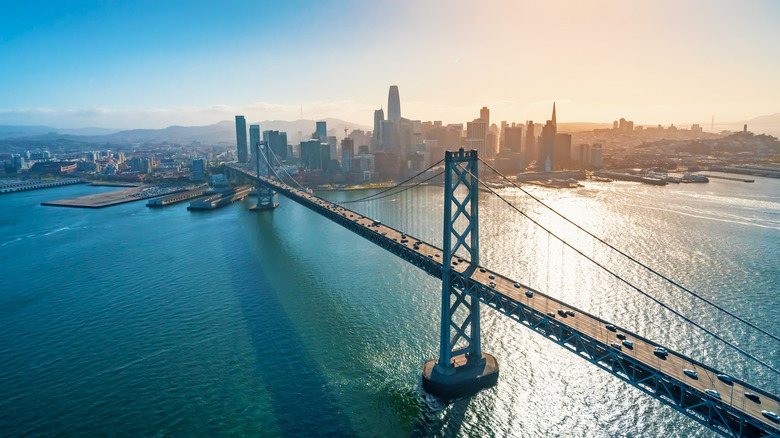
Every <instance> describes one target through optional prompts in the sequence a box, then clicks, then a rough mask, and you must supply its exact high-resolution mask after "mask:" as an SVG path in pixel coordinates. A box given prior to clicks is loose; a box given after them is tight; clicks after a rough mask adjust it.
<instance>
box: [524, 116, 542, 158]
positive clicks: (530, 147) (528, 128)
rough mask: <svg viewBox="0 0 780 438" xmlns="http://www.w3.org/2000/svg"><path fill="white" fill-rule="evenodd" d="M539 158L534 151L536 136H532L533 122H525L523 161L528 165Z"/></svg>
mask: <svg viewBox="0 0 780 438" xmlns="http://www.w3.org/2000/svg"><path fill="white" fill-rule="evenodd" d="M538 156H539V153H538V151H537V150H536V135H535V134H534V121H533V120H528V121H526V122H525V161H526V163H530V162H531V161H533V160H535V159H536V157H538Z"/></svg>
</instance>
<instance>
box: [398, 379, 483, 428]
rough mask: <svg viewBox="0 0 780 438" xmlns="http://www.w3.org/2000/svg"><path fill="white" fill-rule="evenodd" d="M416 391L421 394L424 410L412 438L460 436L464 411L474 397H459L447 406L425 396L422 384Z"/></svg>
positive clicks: (427, 395) (432, 397)
mask: <svg viewBox="0 0 780 438" xmlns="http://www.w3.org/2000/svg"><path fill="white" fill-rule="evenodd" d="M421 382H422V381H421ZM418 391H419V392H420V393H421V394H423V398H424V399H425V408H424V409H423V411H422V412H421V413H420V420H419V421H418V423H417V426H416V427H415V428H414V432H413V433H412V437H414V438H424V437H457V436H460V432H461V429H462V428H463V421H464V420H465V418H466V411H468V408H469V406H470V405H471V400H472V399H473V398H474V396H468V397H461V398H459V399H456V400H455V401H452V402H451V403H449V404H447V403H445V402H444V401H442V400H440V399H438V398H436V397H434V396H432V395H429V394H426V393H425V392H424V390H423V388H422V384H420V385H419V386H418ZM442 411H446V412H445V413H444V417H440V415H441V412H442Z"/></svg>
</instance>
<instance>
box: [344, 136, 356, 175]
mask: <svg viewBox="0 0 780 438" xmlns="http://www.w3.org/2000/svg"><path fill="white" fill-rule="evenodd" d="M354 149H355V142H354V141H352V139H351V138H349V137H346V138H344V140H341V168H342V169H343V170H344V173H349V172H350V171H351V170H352V156H353V155H354Z"/></svg>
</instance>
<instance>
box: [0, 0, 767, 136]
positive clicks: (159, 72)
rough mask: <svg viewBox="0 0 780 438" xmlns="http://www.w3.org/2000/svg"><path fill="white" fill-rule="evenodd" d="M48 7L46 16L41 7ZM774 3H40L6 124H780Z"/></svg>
mask: <svg viewBox="0 0 780 438" xmlns="http://www.w3.org/2000/svg"><path fill="white" fill-rule="evenodd" d="M42 3H43V4H42ZM779 12H780V4H779V3H777V2H770V1H747V2H737V1H717V2H715V1H688V2H673V1H653V2H635V1H631V2H627V1H596V2H578V1H571V2H560V1H554V2H527V1H522V2H521V1H486V2H479V3H476V2H465V1H426V2H361V1H337V2H305V1H291V2H283V3H280V4H272V3H271V2H262V1H260V2H240V1H236V2H225V3H221V4H215V3H208V2H197V1H196V2H186V3H185V2H166V3H165V4H163V3H160V2H152V1H139V2H132V3H131V2H124V3H121V2H102V1H101V2H85V1H81V2H64V3H61V2H50V3H47V2H39V3H35V4H33V3H22V2H16V4H14V5H6V6H4V13H3V14H2V16H0V60H2V64H3V66H4V67H3V68H2V69H0V82H1V83H2V84H3V86H2V88H0V124H6V125H9V124H27V125H50V126H56V127H85V126H100V127H110V128H161V127H165V126H168V125H175V124H178V125H202V124H210V123H216V122H218V121H220V120H229V119H231V118H232V116H233V115H234V114H245V115H246V116H247V119H248V120H250V121H256V120H273V119H282V120H296V119H299V118H305V119H317V118H324V117H334V118H339V119H343V120H348V121H352V122H355V123H360V124H363V125H366V126H370V125H371V123H372V113H373V110H374V109H378V108H380V106H386V105H387V100H386V97H387V87H388V86H389V85H391V84H397V85H398V86H399V89H400V96H401V104H402V112H403V116H404V117H409V118H412V119H421V120H443V121H444V122H445V123H462V122H464V121H466V120H471V119H472V118H474V117H476V115H477V114H476V113H477V111H478V109H479V108H480V107H482V106H488V107H490V108H491V111H492V113H493V114H494V120H510V121H511V120H516V121H525V120H538V121H540V122H543V121H544V120H545V119H546V118H548V117H549V111H550V106H551V103H552V102H553V101H557V102H558V104H559V108H560V116H559V117H560V120H562V121H569V122H576V121H582V122H607V123H609V122H611V121H612V120H615V119H617V118H620V117H626V118H630V119H632V120H635V121H636V122H637V123H644V124H657V123H663V124H670V123H679V124H686V123H701V124H702V125H706V126H709V124H710V122H711V118H712V117H713V116H714V117H715V121H716V123H717V122H739V121H742V120H748V119H751V118H754V117H758V116H761V115H767V114H774V113H778V112H780V81H778V80H777V72H778V71H780V59H779V58H778V57H777V53H780V29H779V28H778V27H777V26H776V23H777V20H778V18H780V13H779Z"/></svg>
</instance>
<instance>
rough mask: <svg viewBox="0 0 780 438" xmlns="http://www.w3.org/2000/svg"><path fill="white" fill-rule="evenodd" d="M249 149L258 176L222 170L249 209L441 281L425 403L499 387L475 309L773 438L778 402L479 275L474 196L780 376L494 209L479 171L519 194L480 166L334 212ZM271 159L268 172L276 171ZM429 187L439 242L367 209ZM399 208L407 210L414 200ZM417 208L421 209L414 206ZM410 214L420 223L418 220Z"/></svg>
mask: <svg viewBox="0 0 780 438" xmlns="http://www.w3.org/2000/svg"><path fill="white" fill-rule="evenodd" d="M256 149H257V150H256V158H257V163H256V166H255V169H251V168H249V167H248V166H246V165H240V164H236V163H233V164H229V165H228V166H227V167H226V168H227V173H228V176H229V177H230V178H231V180H242V181H247V182H255V183H256V187H257V190H258V203H257V206H256V207H253V209H256V210H260V211H263V210H272V209H273V208H275V207H276V206H277V204H276V203H275V202H274V196H275V194H276V193H279V194H281V195H283V196H285V197H287V198H289V199H290V200H292V201H295V202H297V203H298V204H301V205H302V206H304V207H306V208H309V209H311V210H312V211H314V212H316V213H318V214H320V215H322V216H323V217H325V218H326V219H328V220H331V221H333V222H335V223H337V224H339V225H341V226H343V227H345V228H347V229H348V230H350V231H352V232H354V233H355V234H357V235H359V236H361V237H363V238H365V239H367V240H369V241H371V242H373V243H374V244H376V245H378V246H380V247H381V248H383V249H385V250H387V251H389V252H391V253H393V254H395V255H396V256H398V257H400V258H401V259H403V260H405V261H406V262H409V263H411V264H412V265H414V266H416V267H418V268H419V269H421V270H422V271H424V272H426V273H427V274H429V275H431V276H433V277H435V278H437V279H440V280H441V281H442V295H441V298H442V301H441V330H440V346H439V354H438V357H437V358H436V359H432V360H430V361H428V362H427V363H425V364H424V366H423V370H422V374H423V386H424V388H425V389H426V390H427V391H428V392H430V393H432V394H434V395H437V396H440V397H442V398H445V399H452V398H455V397H458V396H462V395H466V394H469V393H473V392H475V391H478V390H480V389H482V388H486V387H489V386H492V385H494V384H496V382H497V380H498V374H499V366H498V361H497V360H496V359H495V358H494V357H493V356H491V355H490V354H487V353H485V352H483V351H482V349H481V337H480V304H484V305H487V306H489V307H491V308H492V309H494V310H496V311H497V312H499V313H501V314H503V315H505V316H506V317H508V318H510V319H512V320H514V321H516V322H518V323H520V324H522V325H524V326H526V327H527V328H529V329H531V330H533V331H534V332H536V333H538V334H541V335H542V336H544V337H545V338H547V339H549V340H550V341H552V342H555V343H556V344H558V345H559V346H561V347H563V348H564V349H566V350H568V351H570V352H572V353H574V354H576V355H577V356H579V357H580V358H582V359H585V360H587V361H589V362H590V363H592V364H594V365H596V366H597V367H599V368H601V369H602V370H604V371H606V372H608V373H610V374H612V375H613V376H615V377H617V378H619V379H620V380H623V381H624V382H627V383H628V384H630V385H632V386H634V387H635V388H638V389H639V390H640V391H642V392H644V393H645V394H647V395H649V396H651V397H654V398H655V399H657V400H660V401H661V402H662V403H664V404H666V405H668V406H670V407H671V408H673V409H675V410H677V411H678V412H680V413H682V414H684V415H686V416H688V417H690V418H692V419H693V420H695V421H697V422H699V423H701V424H703V425H704V426H706V427H708V428H710V429H712V430H714V431H716V432H718V433H720V434H721V435H724V436H729V437H780V419H778V417H777V413H778V412H780V398H779V397H778V396H776V395H773V394H772V393H770V392H769V391H765V390H763V389H761V388H760V387H758V386H755V385H751V384H750V383H748V382H746V381H743V380H742V379H740V378H736V377H733V376H731V375H728V374H726V373H724V372H722V371H719V370H717V369H716V368H714V367H712V366H708V365H706V364H704V363H701V362H699V361H697V360H695V359H693V358H691V357H688V356H686V355H685V354H682V353H680V352H677V351H674V350H673V349H671V348H669V347H666V346H664V345H661V344H659V343H656V342H653V341H652V340H650V339H647V338H646V337H644V336H642V335H640V334H638V333H634V332H633V331H631V330H630V329H627V328H624V327H621V326H618V325H617V324H614V323H611V322H610V321H607V320H606V319H603V318H601V317H600V316H598V315H593V314H591V313H589V312H587V311H583V310H581V309H579V308H577V307H575V306H573V305H569V304H567V303H565V302H563V301H561V300H559V299H556V298H554V297H552V296H550V295H549V294H546V293H543V292H541V291H539V290H537V289H535V288H532V287H530V286H528V285H525V284H521V283H520V282H519V281H517V280H515V279H512V278H509V277H508V276H506V275H502V274H501V273H499V272H496V271H495V270H492V269H490V267H488V266H486V265H485V264H482V263H480V243H479V242H480V235H479V199H480V193H482V194H485V193H487V194H490V195H492V196H495V197H497V198H499V199H500V200H501V201H502V202H505V203H506V204H507V205H508V206H509V208H511V209H512V210H514V211H515V212H516V213H518V214H520V215H522V216H523V217H524V218H526V219H528V220H530V221H531V222H532V223H534V225H536V226H537V227H539V228H540V229H542V230H543V231H544V232H546V233H547V234H548V238H549V236H552V237H554V238H555V239H558V240H560V242H561V243H562V245H565V246H566V247H568V248H570V250H571V251H573V252H574V253H576V254H578V255H580V256H582V257H583V258H585V259H587V260H588V261H590V262H592V263H593V264H594V265H595V266H596V267H597V268H598V269H600V270H602V271H604V272H605V273H606V274H605V275H608V276H609V277H610V278H612V279H613V280H614V281H615V282H619V283H621V284H624V285H625V286H627V287H628V288H629V289H631V290H634V291H636V292H638V293H640V294H642V295H644V296H645V297H647V298H649V299H650V300H652V301H653V302H655V303H656V304H658V305H659V306H661V307H663V308H664V309H666V310H668V311H670V312H671V313H673V314H674V315H676V316H678V317H679V318H681V319H683V320H684V321H686V322H687V323H689V324H691V325H693V326H694V327H696V328H698V329H699V330H701V331H702V332H704V333H705V334H707V335H709V336H711V337H712V338H714V339H715V340H717V341H718V342H721V343H722V344H724V345H725V346H727V347H729V348H731V349H733V350H734V351H736V352H737V353H738V354H740V355H742V356H743V357H744V358H745V359H746V360H747V361H749V362H752V363H754V364H757V366H758V367H759V368H760V369H761V370H762V372H763V373H765V375H767V374H768V375H769V376H770V377H769V378H770V379H771V381H774V382H776V381H777V378H778V376H780V371H778V370H777V369H776V368H774V367H773V366H772V365H771V364H769V363H767V362H765V361H764V360H762V359H761V358H760V357H757V356H756V355H754V354H751V353H750V352H748V351H746V350H744V349H743V348H741V347H740V346H738V345H736V344H735V343H734V342H733V341H731V340H728V339H726V338H725V337H724V336H723V335H720V334H718V333H716V332H715V331H713V330H712V329H708V328H706V327H704V326H702V325H701V324H699V323H697V322H695V321H693V320H692V319H690V318H689V317H687V316H685V315H683V314H682V313H681V312H680V311H678V310H676V309H674V308H673V307H672V306H670V305H668V304H666V303H664V302H663V301H661V300H660V299H658V298H656V297H654V296H652V295H650V294H648V293H647V292H646V291H645V290H644V289H643V287H640V286H637V285H635V284H634V282H632V281H631V280H630V279H626V278H625V277H624V276H621V275H620V274H619V273H617V272H615V271H614V270H612V269H610V268H609V267H607V266H605V264H604V263H603V262H599V261H597V260H595V259H594V258H593V257H592V256H590V255H588V254H586V253H585V252H584V251H583V250H582V249H581V248H578V247H576V246H574V245H573V244H571V243H569V242H568V241H567V240H566V239H564V238H563V237H561V235H559V234H556V232H555V231H554V230H552V229H551V228H550V227H549V224H548V225H545V224H543V223H542V222H541V221H539V220H537V219H534V218H533V217H531V216H530V215H528V214H527V212H525V211H524V210H523V209H522V208H519V207H517V206H516V205H514V204H513V203H512V202H510V201H508V200H507V199H505V198H504V197H502V196H501V195H500V194H499V193H498V192H497V191H496V190H494V187H496V186H495V184H490V183H488V182H486V180H485V178H480V176H479V175H480V168H482V169H488V170H490V171H493V172H495V175H497V176H498V177H499V179H500V180H501V181H502V184H507V185H511V186H514V187H516V188H518V189H521V190H522V188H520V187H519V186H517V185H516V184H515V183H514V182H512V181H511V180H510V179H508V178H506V177H505V176H503V175H501V174H500V173H499V172H498V171H496V170H495V169H493V168H492V167H490V166H489V164H488V163H485V162H484V161H482V160H480V159H479V158H478V157H477V153H476V151H464V150H462V149H461V150H460V151H455V152H446V156H445V158H444V159H443V160H441V161H439V162H438V163H436V164H434V165H432V166H430V167H429V168H428V169H426V170H424V171H422V172H420V173H418V174H416V175H414V176H413V177H411V178H409V179H407V180H406V181H404V182H402V183H400V184H398V185H395V186H392V187H387V188H384V189H382V190H378V191H377V192H376V193H373V194H371V195H368V196H365V197H363V198H359V199H353V200H348V201H344V202H332V201H329V200H326V199H323V198H321V197H319V196H316V195H315V194H313V192H312V191H311V190H309V189H307V188H306V187H304V186H302V185H301V184H299V183H298V182H297V181H296V180H295V178H294V177H293V175H291V174H289V173H287V172H284V171H283V170H282V169H283V167H282V166H281V163H279V161H278V159H276V157H275V156H273V152H272V151H271V149H270V148H268V147H267V146H265V145H263V144H258V145H256ZM275 159H276V165H272V164H273V160H275ZM442 166H443V169H442ZM277 169H279V171H277ZM280 172H281V175H280ZM433 183H436V184H441V183H443V185H444V203H443V206H442V207H443V218H441V222H440V223H442V224H443V229H442V230H435V229H430V227H429V228H426V229H420V228H419V227H408V228H411V229H412V230H415V231H417V232H418V233H419V234H418V233H412V232H411V231H409V230H407V229H403V226H404V224H405V223H407V222H408V221H409V220H413V218H412V219H409V218H410V217H412V216H414V213H412V212H410V211H408V210H406V209H405V208H404V209H401V211H395V212H394V214H395V216H394V217H395V218H396V219H397V218H398V217H400V216H405V217H406V219H404V220H402V221H400V222H399V221H396V222H397V224H398V225H399V226H393V224H390V223H383V222H382V221H380V220H379V219H378V217H377V215H378V213H379V211H378V210H376V207H375V206H376V205H377V201H378V200H381V199H397V198H398V197H399V196H404V195H403V194H406V193H408V192H409V190H410V189H412V188H415V187H420V186H425V185H426V184H433ZM480 187H482V189H480ZM524 192H525V191H524ZM525 193H527V192H525ZM529 195H530V194H529ZM530 196H531V197H532V198H533V199H535V200H536V201H538V202H539V203H541V204H542V205H544V206H545V207H546V208H548V209H550V210H551V211H553V212H554V213H555V214H556V215H558V216H560V217H561V218H562V219H563V220H564V221H566V222H568V223H570V224H571V225H572V226H574V227H576V228H577V229H578V230H580V231H582V232H584V233H586V234H587V235H589V236H591V237H592V238H594V239H596V240H598V241H599V242H601V243H603V244H604V245H606V246H607V247H609V248H610V249H611V250H613V251H615V252H616V253H618V254H620V255H621V256H624V257H625V258H627V259H628V260H629V261H630V262H632V263H635V264H637V265H639V266H640V267H642V268H643V269H644V270H646V271H647V272H649V273H651V274H652V275H655V276H658V277H660V278H661V279H662V280H663V281H666V282H668V283H670V284H671V285H673V286H674V287H677V288H679V289H680V290H682V291H684V292H686V293H688V294H691V295H692V296H694V297H695V298H697V299H699V300H701V301H702V302H704V303H706V304H707V305H710V306H713V307H714V308H715V309H717V310H718V311H721V312H725V314H727V315H729V316H730V317H732V318H734V319H735V320H736V321H738V322H739V323H742V324H745V325H746V326H747V328H749V329H752V330H755V331H757V332H759V333H761V335H764V336H768V337H770V338H772V339H773V341H780V338H779V337H777V336H775V335H773V334H771V333H768V332H766V331H765V330H763V329H762V328H761V327H758V326H756V325H754V324H752V323H750V322H749V321H746V320H744V319H743V318H741V317H740V316H738V315H735V314H733V313H731V312H729V311H728V310H726V309H723V308H722V307H720V306H718V305H717V304H715V303H712V302H710V301H708V300H707V299H706V298H703V297H701V296H699V295H697V294H696V293H695V292H693V291H690V290H688V289H686V288H684V287H683V286H681V285H679V284H677V283H676V282H674V281H673V280H671V279H669V278H667V277H665V276H663V275H662V274H660V273H658V272H657V271H655V270H653V269H652V268H650V267H649V266H646V265H644V264H642V263H641V262H639V261H638V260H636V259H634V258H632V257H631V256H629V255H628V254H626V253H625V252H623V251H621V250H620V249H618V248H615V247H614V246H612V245H610V244H609V243H607V242H605V241H603V240H601V239H599V238H598V237H597V236H595V235H594V234H592V233H590V232H589V231H587V230H585V229H584V228H582V227H580V226H579V225H577V224H576V223H574V222H573V221H571V220H569V219H568V218H566V217H565V216H563V215H561V214H560V213H558V212H556V211H555V210H553V209H552V208H551V207H549V206H547V205H546V204H544V202H543V201H541V200H539V199H537V198H535V197H533V195H530ZM407 204H408V205H410V206H411V210H413V211H414V210H415V208H414V207H415V204H414V201H413V200H412V201H410V202H408V203H407ZM407 204H405V205H407ZM347 205H349V206H350V208H347ZM417 207H418V208H423V206H421V205H420V206H417ZM358 210H360V212H359V211H358ZM416 213H417V214H420V213H419V211H417V212H416ZM391 222H392V221H391ZM413 234H414V235H413ZM548 286H549V284H548ZM775 351H776V350H775Z"/></svg>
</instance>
